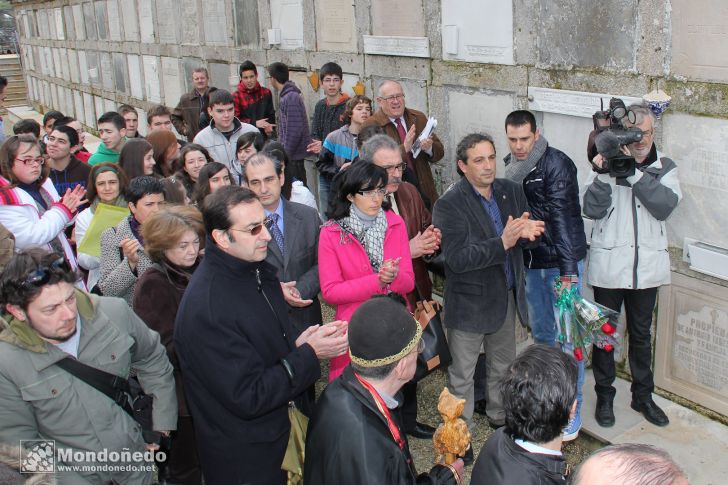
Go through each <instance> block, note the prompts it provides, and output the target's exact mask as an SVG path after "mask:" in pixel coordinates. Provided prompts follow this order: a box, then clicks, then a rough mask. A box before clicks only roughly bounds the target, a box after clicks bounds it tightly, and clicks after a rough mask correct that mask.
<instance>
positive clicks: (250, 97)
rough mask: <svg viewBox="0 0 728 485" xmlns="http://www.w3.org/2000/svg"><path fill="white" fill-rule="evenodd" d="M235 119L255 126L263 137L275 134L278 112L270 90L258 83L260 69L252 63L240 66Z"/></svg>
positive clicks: (234, 95) (235, 98) (235, 93)
mask: <svg viewBox="0 0 728 485" xmlns="http://www.w3.org/2000/svg"><path fill="white" fill-rule="evenodd" d="M233 100H234V102H235V117H236V118H238V119H239V120H240V121H241V122H243V123H248V124H251V125H255V127H256V128H258V129H259V130H260V133H261V134H262V135H263V137H265V138H267V137H269V136H270V135H272V134H273V130H274V129H275V126H276V125H275V123H276V112H275V108H274V107H273V94H272V93H271V92H270V89H268V88H266V87H263V86H261V85H260V83H259V82H258V68H257V67H255V64H253V63H252V62H251V61H245V62H243V63H242V64H240V84H238V89H237V90H236V91H235V92H234V93H233Z"/></svg>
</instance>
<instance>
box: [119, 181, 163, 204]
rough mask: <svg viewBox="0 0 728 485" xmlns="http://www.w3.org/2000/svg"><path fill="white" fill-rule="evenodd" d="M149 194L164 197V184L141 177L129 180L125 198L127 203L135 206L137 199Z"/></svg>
mask: <svg viewBox="0 0 728 485" xmlns="http://www.w3.org/2000/svg"><path fill="white" fill-rule="evenodd" d="M151 194H162V195H164V184H162V181H161V180H159V179H158V178H155V177H152V176H149V175H142V176H141V177H135V178H133V179H131V181H130V182H129V187H127V188H126V194H125V198H126V201H127V202H131V203H132V204H134V205H136V203H137V202H139V199H141V198H142V197H144V196H145V195H151Z"/></svg>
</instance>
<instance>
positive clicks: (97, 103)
mask: <svg viewBox="0 0 728 485" xmlns="http://www.w3.org/2000/svg"><path fill="white" fill-rule="evenodd" d="M94 109H95V110H96V116H98V117H99V118H101V115H103V114H104V113H105V111H104V98H102V97H101V96H94Z"/></svg>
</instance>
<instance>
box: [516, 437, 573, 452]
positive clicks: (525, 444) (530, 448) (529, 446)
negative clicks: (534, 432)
mask: <svg viewBox="0 0 728 485" xmlns="http://www.w3.org/2000/svg"><path fill="white" fill-rule="evenodd" d="M513 441H514V442H515V443H516V444H517V445H518V446H520V447H521V448H523V449H524V450H526V451H527V452H529V453H540V454H542V455H552V456H561V455H562V453H561V452H560V451H558V450H552V449H551V448H544V447H543V446H540V445H537V444H536V443H531V442H530V441H524V440H522V439H520V438H516V439H515V440H513Z"/></svg>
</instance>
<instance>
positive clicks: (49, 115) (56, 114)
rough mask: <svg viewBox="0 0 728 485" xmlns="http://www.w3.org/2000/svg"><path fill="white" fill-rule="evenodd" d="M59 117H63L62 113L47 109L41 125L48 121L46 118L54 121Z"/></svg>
mask: <svg viewBox="0 0 728 485" xmlns="http://www.w3.org/2000/svg"><path fill="white" fill-rule="evenodd" d="M61 118H63V113H61V112H60V111H55V110H51V111H47V112H46V114H44V115H43V126H45V125H46V123H48V120H53V121H54V122H55V121H56V120H59V119H61Z"/></svg>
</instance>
